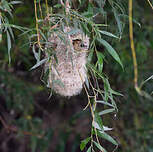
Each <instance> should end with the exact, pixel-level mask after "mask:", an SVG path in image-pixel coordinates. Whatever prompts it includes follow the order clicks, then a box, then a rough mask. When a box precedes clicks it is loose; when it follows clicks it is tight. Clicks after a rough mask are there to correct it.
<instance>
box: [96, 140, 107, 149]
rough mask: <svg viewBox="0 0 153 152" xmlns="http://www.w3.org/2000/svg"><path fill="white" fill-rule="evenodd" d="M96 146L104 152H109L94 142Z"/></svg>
mask: <svg viewBox="0 0 153 152" xmlns="http://www.w3.org/2000/svg"><path fill="white" fill-rule="evenodd" d="M93 142H94V144H95V145H96V147H97V148H98V149H99V150H101V151H102V152H107V151H106V149H104V148H103V147H102V146H101V145H100V144H98V143H97V142H95V141H93Z"/></svg>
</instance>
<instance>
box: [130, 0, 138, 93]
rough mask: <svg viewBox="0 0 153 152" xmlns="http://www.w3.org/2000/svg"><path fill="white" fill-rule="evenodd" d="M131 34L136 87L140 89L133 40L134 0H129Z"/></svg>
mask: <svg viewBox="0 0 153 152" xmlns="http://www.w3.org/2000/svg"><path fill="white" fill-rule="evenodd" d="M129 36H130V45H131V51H132V57H133V65H134V86H135V89H136V90H137V89H138V65H137V59H136V52H135V47H134V40H133V23H132V0H129Z"/></svg>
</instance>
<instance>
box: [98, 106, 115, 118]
mask: <svg viewBox="0 0 153 152" xmlns="http://www.w3.org/2000/svg"><path fill="white" fill-rule="evenodd" d="M113 111H115V109H114V108H112V109H106V110H103V111H101V112H99V115H100V116H101V115H104V114H108V113H112V112H113Z"/></svg>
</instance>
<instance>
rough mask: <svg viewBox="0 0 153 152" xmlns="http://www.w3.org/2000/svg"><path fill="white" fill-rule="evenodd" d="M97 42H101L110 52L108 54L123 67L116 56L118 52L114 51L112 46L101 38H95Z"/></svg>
mask: <svg viewBox="0 0 153 152" xmlns="http://www.w3.org/2000/svg"><path fill="white" fill-rule="evenodd" d="M97 40H98V42H99V43H101V44H102V45H104V46H105V47H106V49H107V51H108V52H109V53H110V55H111V56H112V57H113V58H114V59H115V60H116V61H117V62H118V63H119V64H120V65H121V67H122V68H123V64H122V62H121V60H120V58H119V56H118V54H117V53H116V51H115V50H114V49H113V48H112V46H111V45H110V44H109V43H108V42H106V41H105V40H103V39H97Z"/></svg>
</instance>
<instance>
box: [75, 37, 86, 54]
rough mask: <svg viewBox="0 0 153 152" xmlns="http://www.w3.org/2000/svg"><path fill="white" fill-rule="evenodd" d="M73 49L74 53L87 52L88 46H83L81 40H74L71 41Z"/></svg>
mask: <svg viewBox="0 0 153 152" xmlns="http://www.w3.org/2000/svg"><path fill="white" fill-rule="evenodd" d="M72 44H73V48H74V50H76V51H79V52H81V51H87V50H88V45H87V44H85V43H84V42H83V41H82V40H81V39H75V40H72Z"/></svg>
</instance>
